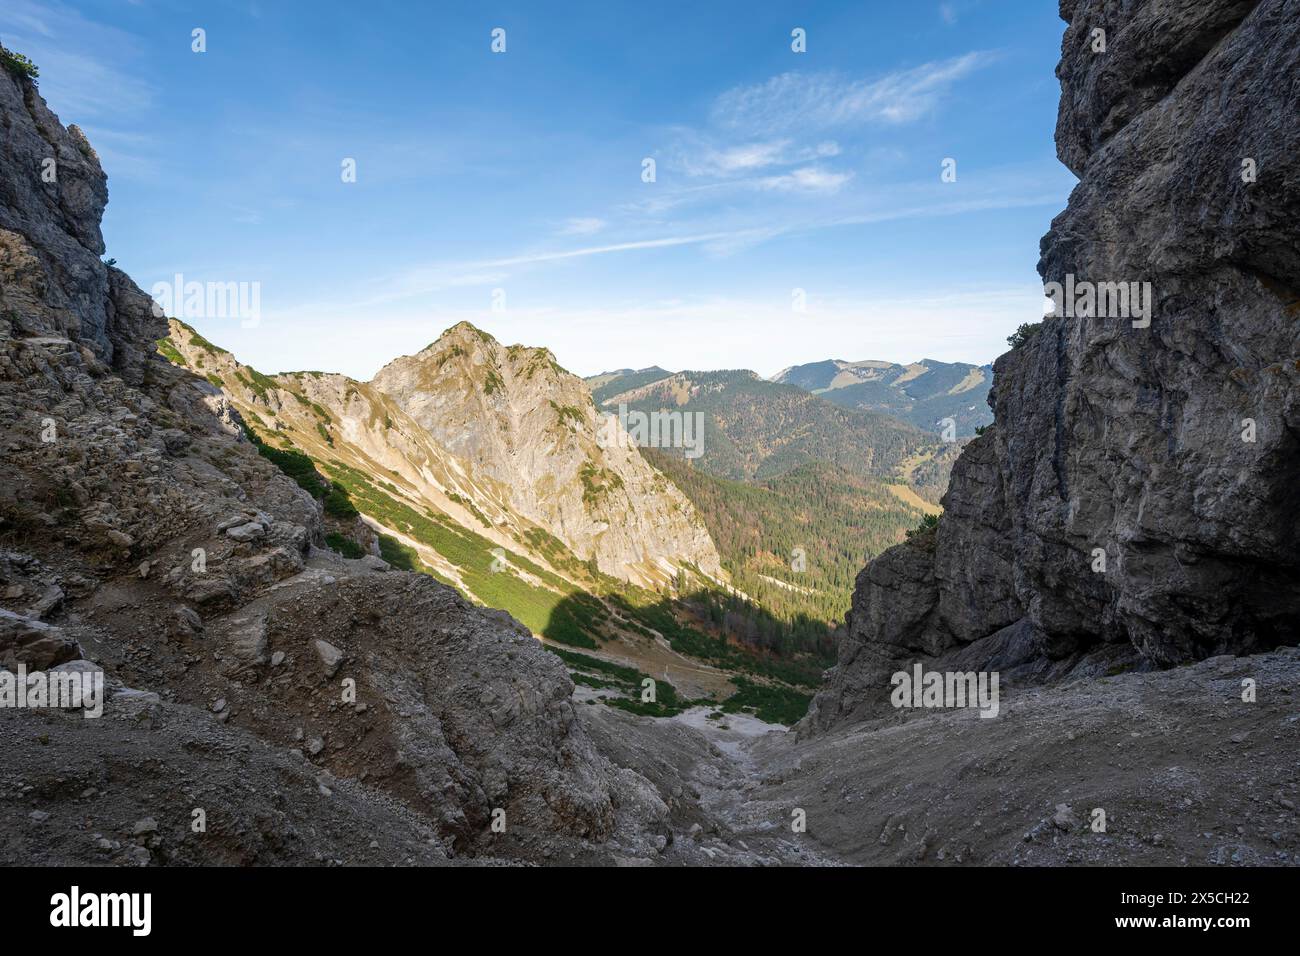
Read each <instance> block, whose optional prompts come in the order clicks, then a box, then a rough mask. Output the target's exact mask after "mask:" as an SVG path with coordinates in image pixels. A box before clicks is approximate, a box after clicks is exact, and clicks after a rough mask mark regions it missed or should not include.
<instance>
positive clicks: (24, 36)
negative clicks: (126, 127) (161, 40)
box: [0, 0, 154, 123]
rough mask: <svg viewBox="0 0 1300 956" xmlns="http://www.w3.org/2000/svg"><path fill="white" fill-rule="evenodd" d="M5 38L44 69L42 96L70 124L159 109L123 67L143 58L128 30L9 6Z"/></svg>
mask: <svg viewBox="0 0 1300 956" xmlns="http://www.w3.org/2000/svg"><path fill="white" fill-rule="evenodd" d="M0 34H2V35H3V36H4V37H5V44H6V45H7V46H11V47H13V48H14V49H16V50H19V51H20V52H22V53H25V54H26V55H28V56H30V57H31V58H32V59H33V60H34V61H36V63H37V65H38V66H40V67H41V80H40V84H41V93H42V95H44V97H45V98H46V100H47V101H48V102H49V103H50V105H51V107H52V108H54V109H55V110H56V111H58V112H60V113H61V114H62V115H61V117H60V118H61V119H62V120H63V121H64V122H65V123H81V122H85V121H86V120H93V119H105V120H107V119H110V118H111V119H119V118H122V117H124V116H131V115H138V114H141V113H143V112H144V111H145V110H147V109H148V108H149V107H150V106H151V105H152V103H153V99H154V97H153V90H152V88H151V87H150V86H149V84H147V83H145V82H144V81H142V80H140V79H138V78H137V77H135V76H134V75H132V74H131V73H130V72H128V71H127V70H125V69H123V68H122V66H121V64H122V63H123V62H125V61H129V60H131V59H133V58H135V57H136V56H138V55H139V52H140V43H139V41H138V40H137V39H136V38H135V37H134V36H132V35H131V34H129V33H127V32H126V31H124V30H119V29H117V28H116V27H110V26H105V25H104V24H101V23H96V22H95V21H93V20H88V19H86V18H85V17H84V16H82V15H81V13H80V12H78V11H77V10H74V9H72V8H71V7H67V6H64V5H63V4H59V3H47V4H36V3H33V2H31V0H5V3H4V5H3V6H0ZM87 50H94V51H96V54H95V55H91V54H89V53H87V52H84V51H87ZM77 51H82V52H77ZM100 51H102V52H100Z"/></svg>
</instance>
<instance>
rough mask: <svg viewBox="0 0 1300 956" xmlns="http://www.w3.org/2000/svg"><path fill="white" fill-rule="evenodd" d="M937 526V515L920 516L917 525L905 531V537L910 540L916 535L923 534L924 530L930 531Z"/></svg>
mask: <svg viewBox="0 0 1300 956" xmlns="http://www.w3.org/2000/svg"><path fill="white" fill-rule="evenodd" d="M937 527H939V516H938V515H925V516H924V517H922V518H921V523H920V524H919V525H917V526H916V527H915V528H913V529H912V530H910V531H909V532H907V538H908V540H909V541H910V540H911V539H912V538H913V537H915V536H916V535H918V534H925V532H927V531H931V530H933V529H935V528H937Z"/></svg>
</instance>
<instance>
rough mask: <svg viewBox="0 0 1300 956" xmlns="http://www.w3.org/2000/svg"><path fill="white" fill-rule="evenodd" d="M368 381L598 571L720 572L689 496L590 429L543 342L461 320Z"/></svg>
mask: <svg viewBox="0 0 1300 956" xmlns="http://www.w3.org/2000/svg"><path fill="white" fill-rule="evenodd" d="M371 384H372V385H373V386H374V388H375V389H377V390H378V391H379V392H381V393H383V394H384V395H386V396H388V397H389V398H391V399H392V400H393V401H394V402H395V403H396V404H397V405H398V407H400V408H401V409H402V410H403V411H404V412H406V413H407V414H408V415H410V416H411V418H413V419H414V420H415V421H416V422H418V423H419V424H420V425H421V426H422V427H423V428H424V429H425V430H426V431H427V432H428V433H429V434H430V435H432V436H433V438H434V439H435V440H436V441H437V442H438V443H439V444H441V445H442V446H443V447H445V448H447V449H448V450H449V451H450V452H451V453H452V454H454V455H456V456H457V457H458V458H460V459H462V460H463V461H465V462H466V463H467V464H468V465H469V467H470V468H471V469H472V472H473V474H475V475H483V476H485V477H487V478H490V479H491V480H493V481H495V482H499V483H501V484H502V485H503V486H505V487H507V488H509V489H510V504H511V507H512V508H513V509H514V510H515V511H517V512H518V513H520V514H522V515H524V516H526V517H528V518H529V519H531V520H532V521H535V522H537V523H538V524H539V525H541V526H543V527H545V528H547V529H549V530H550V532H551V533H552V534H554V535H555V536H556V537H557V538H559V539H560V540H561V541H562V542H563V543H564V544H565V545H567V546H568V547H569V549H570V550H571V551H573V552H574V553H575V554H576V555H578V557H580V558H581V559H582V560H584V561H586V560H590V559H593V558H594V559H595V561H596V564H597V566H598V567H599V568H600V570H601V571H603V572H604V573H606V574H608V575H611V576H613V577H616V578H621V579H623V580H629V581H633V582H635V583H638V584H645V585H650V586H656V585H662V584H664V583H666V582H667V581H670V580H671V579H672V577H673V575H674V574H675V573H676V570H677V568H679V567H682V566H684V565H687V564H690V565H694V566H695V567H697V568H699V570H701V571H703V572H704V573H705V574H707V575H710V576H712V577H715V578H720V577H721V574H722V572H721V566H720V563H719V558H718V553H717V550H716V549H715V548H714V545H713V542H712V540H711V539H710V538H709V533H708V531H707V530H706V529H705V527H704V524H703V522H702V521H701V520H700V518H699V516H698V515H697V514H696V512H695V509H694V507H693V506H692V505H691V503H690V502H689V501H688V500H687V499H686V497H685V496H684V495H683V494H682V493H681V492H680V491H678V489H677V488H676V487H675V486H674V485H673V484H672V483H671V482H669V481H668V480H667V479H666V478H664V476H663V475H662V474H660V473H659V472H658V471H656V470H655V469H654V468H652V467H650V465H648V464H647V463H646V461H645V459H644V458H642V457H641V454H640V452H639V451H637V449H636V448H635V447H634V446H631V445H630V444H629V445H627V446H623V445H622V444H621V443H618V442H601V441H600V440H599V436H600V434H601V426H600V422H599V421H598V418H597V411H596V407H595V405H594V404H593V403H592V400H591V393H590V392H589V391H588V390H587V387H586V386H585V385H584V384H583V382H582V380H581V379H579V378H577V377H576V376H574V375H571V374H570V373H568V372H566V371H565V370H564V369H563V368H561V367H560V366H559V365H558V364H556V362H555V360H554V358H553V357H552V356H551V354H550V352H548V351H547V350H546V349H537V348H526V347H524V346H520V345H512V346H509V347H503V346H502V345H500V344H499V343H498V342H497V341H496V340H495V339H493V338H492V336H490V335H488V334H487V333H486V332H482V331H480V330H479V329H476V328H474V327H473V326H472V325H469V324H468V323H461V324H460V325H457V326H454V327H453V328H451V329H448V330H447V332H445V333H444V334H443V335H442V337H440V338H439V339H438V340H437V341H436V342H434V343H433V344H431V345H430V346H429V347H428V348H426V349H424V350H423V351H421V352H420V353H419V354H417V355H412V356H403V357H402V358H399V359H396V360H394V361H393V362H390V363H389V364H388V365H386V366H384V368H383V369H381V370H380V372H379V374H378V375H376V376H375V378H374V380H373V381H372V382H371Z"/></svg>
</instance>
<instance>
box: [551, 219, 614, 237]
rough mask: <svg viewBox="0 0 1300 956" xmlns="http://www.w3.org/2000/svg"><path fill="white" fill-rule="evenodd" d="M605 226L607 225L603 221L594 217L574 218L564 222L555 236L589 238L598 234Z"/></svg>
mask: <svg viewBox="0 0 1300 956" xmlns="http://www.w3.org/2000/svg"><path fill="white" fill-rule="evenodd" d="M606 225H608V223H606V222H605V220H604V219H597V218H596V217H595V216H584V217H575V218H572V219H568V220H565V223H564V225H563V226H561V227H560V230H559V232H558V233H557V235H561V236H591V235H594V234H596V233H598V232H600V231H601V230H602V229H604V228H605V226H606Z"/></svg>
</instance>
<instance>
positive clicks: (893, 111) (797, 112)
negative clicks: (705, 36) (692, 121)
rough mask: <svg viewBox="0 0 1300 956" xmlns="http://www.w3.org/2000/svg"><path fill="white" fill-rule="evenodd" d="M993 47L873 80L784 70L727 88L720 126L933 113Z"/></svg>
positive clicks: (716, 114)
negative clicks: (746, 83)
mask: <svg viewBox="0 0 1300 956" xmlns="http://www.w3.org/2000/svg"><path fill="white" fill-rule="evenodd" d="M993 57H994V55H993V54H992V53H988V52H980V51H977V52H973V53H967V54H965V55H964V56H959V57H954V58H952V59H949V60H941V61H938V62H935V63H926V64H923V65H921V66H917V67H913V68H911V69H908V70H898V71H895V72H893V73H888V74H886V75H885V76H882V77H879V78H878V79H874V80H866V79H852V78H849V77H845V76H842V75H839V74H832V73H817V74H809V73H782V74H780V75H779V76H774V77H772V78H771V79H769V80H767V81H766V82H763V83H759V84H756V85H753V86H739V87H736V88H734V89H731V90H728V91H727V92H725V93H723V94H722V95H721V96H719V97H718V99H717V101H716V102H715V103H714V106H713V112H712V117H713V121H714V123H716V124H717V125H718V126H720V127H723V128H727V129H734V130H744V131H759V130H761V131H763V132H765V133H767V134H769V135H770V134H771V133H773V132H777V131H783V130H794V129H801V130H807V129H834V128H837V127H849V126H858V125H862V124H866V123H880V124H886V125H889V124H900V123H907V122H911V121H913V120H916V119H919V118H921V117H922V116H925V115H926V114H927V113H930V112H932V111H933V110H934V109H935V108H936V107H937V106H938V104H939V102H940V101H941V100H942V99H943V98H944V96H946V95H947V94H948V92H949V91H950V90H951V89H952V87H953V85H954V84H955V83H957V82H958V81H959V80H961V79H963V78H964V77H966V76H969V75H970V74H971V73H973V72H974V71H976V70H978V69H980V68H981V67H983V66H985V65H987V64H988V63H989V62H991V61H992V59H993Z"/></svg>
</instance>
